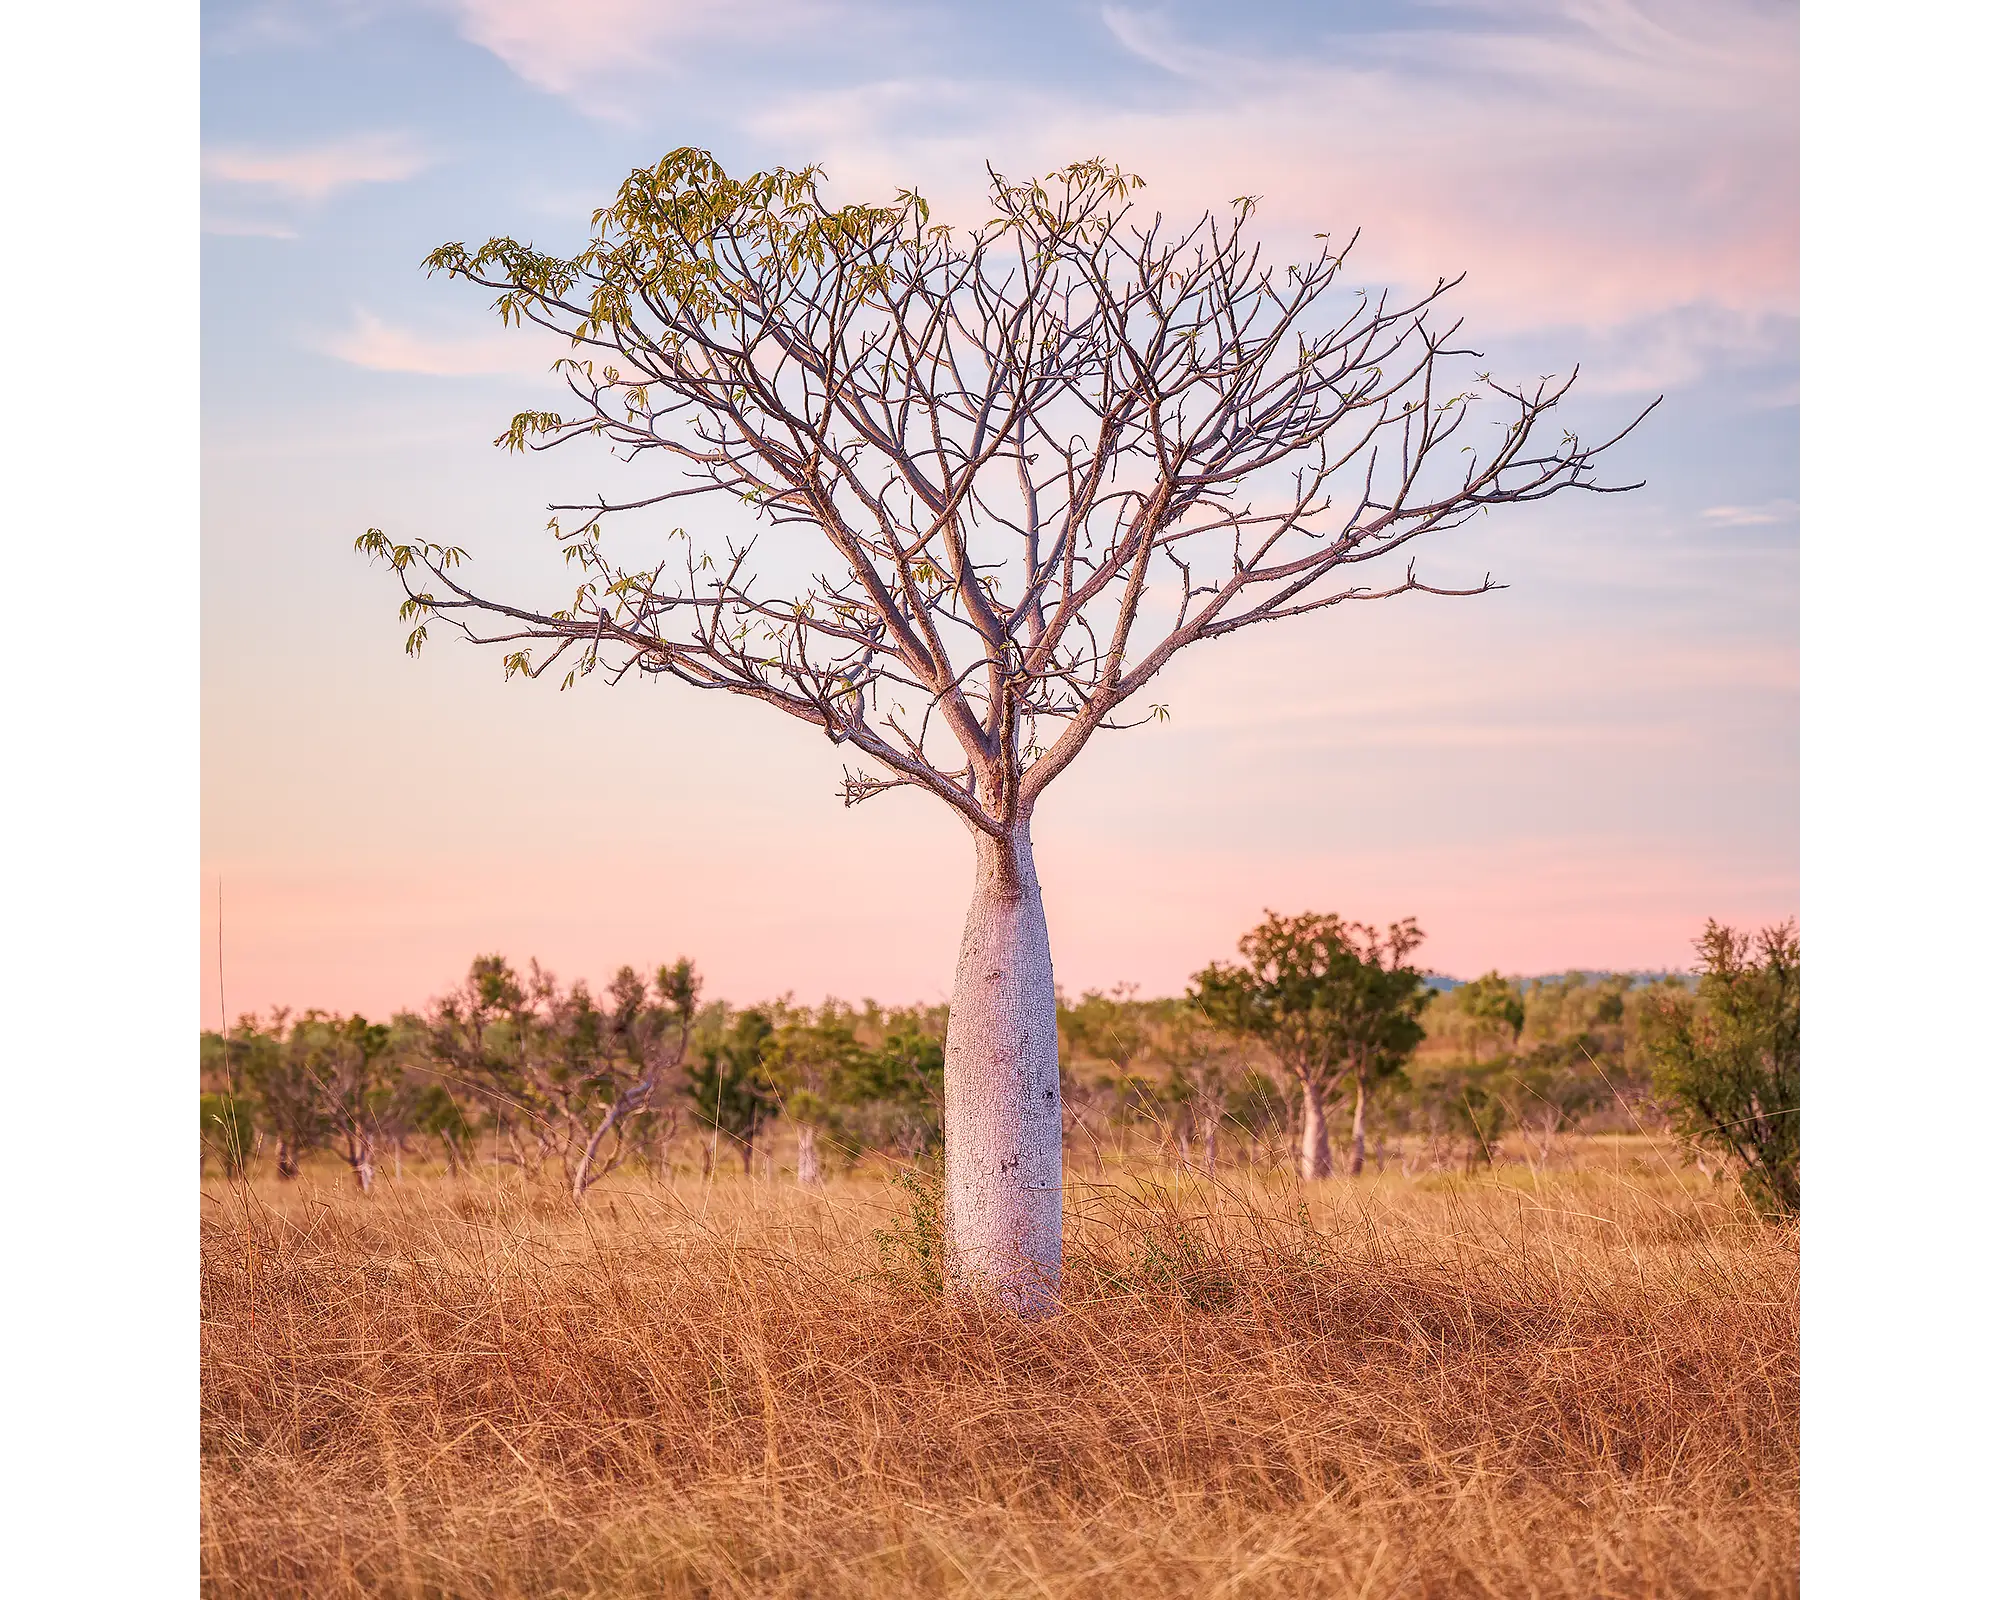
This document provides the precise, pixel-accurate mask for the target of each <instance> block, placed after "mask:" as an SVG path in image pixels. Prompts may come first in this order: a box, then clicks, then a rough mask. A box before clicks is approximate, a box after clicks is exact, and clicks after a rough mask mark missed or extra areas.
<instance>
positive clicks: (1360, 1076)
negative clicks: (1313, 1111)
mask: <svg viewBox="0 0 2000 1600" xmlns="http://www.w3.org/2000/svg"><path fill="white" fill-rule="evenodd" d="M1367 1161H1368V1073H1367V1068H1366V1066H1365V1065H1364V1066H1362V1067H1361V1068H1358V1069H1357V1070H1356V1072H1355V1075H1354V1154H1353V1156H1352V1157H1351V1158H1350V1159H1349V1161H1348V1164H1347V1173H1348V1176H1349V1177H1353V1178H1358V1177H1360V1176H1361V1171H1362V1168H1363V1167H1364V1166H1365V1165H1366V1164H1367Z"/></svg>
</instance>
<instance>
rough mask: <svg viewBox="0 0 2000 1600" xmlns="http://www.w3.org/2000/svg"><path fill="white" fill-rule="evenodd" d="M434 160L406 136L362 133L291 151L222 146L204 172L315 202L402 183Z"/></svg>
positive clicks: (208, 153) (211, 153) (206, 154)
mask: <svg viewBox="0 0 2000 1600" xmlns="http://www.w3.org/2000/svg"><path fill="white" fill-rule="evenodd" d="M434 160H435V158H434V157H433V156H432V155H430V154H429V153H428V152H427V151H425V150H424V149H422V148H421V147H420V146H419V145H418V144H417V143H416V142H415V141H414V140H412V139H410V138H409V137H408V136H407V135H404V134H397V133H363V134H355V135H353V136H352V137H349V138H346V139H334V140H329V141H327V142H325V143H322V144H316V145H306V146H301V147H299V148H296V149H291V150H253V149H248V148H245V147H243V146H239V145H220V146H215V147H213V148H210V149H208V150H204V151H203V152H202V158H201V170H202V174H203V176H204V177H206V178H208V179H210V180H211V181H213V182H220V183H228V184H237V185H241V186H243V187H245V188H250V189H256V190H263V191H266V192H268V193H272V194H276V195H278V196H281V197H282V198H284V199H287V200H303V201H309V202H314V203H317V202H319V201H322V200H325V199H326V198H327V197H328V196H329V195H332V194H335V193H337V192H338V191H339V190H342V189H349V188H353V187H354V186H355V185H357V184H363V183H400V182H401V181H403V180H404V179H406V178H413V177H415V176H416V175H417V174H418V173H420V172H422V171H424V170H425V169H426V168H428V167H430V166H431V165H432V164H433V162H434Z"/></svg>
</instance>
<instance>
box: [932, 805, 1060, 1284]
mask: <svg viewBox="0 0 2000 1600" xmlns="http://www.w3.org/2000/svg"><path fill="white" fill-rule="evenodd" d="M973 840H974V848H975V852H976V869H975V872H974V877H973V890H972V905H971V907H970V909H969V910H967V912H966V915H965V936H964V939H963V941H962V942H961V943H960V946H959V953H958V973H957V977H956V979H955V980H954V982H953V984H952V993H951V1020H950V1024H949V1026H948V1027H947V1029H946V1032H945V1047H944V1056H945V1066H944V1127H945V1134H944V1173H945V1205H946V1214H947V1217H948V1223H947V1226H948V1228H949V1233H950V1256H951V1264H952V1272H953V1275H954V1277H955V1278H956V1279H957V1280H958V1281H959V1282H960V1283H961V1284H963V1285H964V1286H966V1287H968V1288H971V1289H974V1290H975V1291H982V1290H983V1291H989V1292H993V1293H995V1294H997V1295H998V1296H999V1298H1000V1300H1001V1302H1002V1303H1003V1304H1005V1305H1007V1306H1008V1307H1009V1308H1010V1309H1012V1310H1014V1311H1016V1312H1018V1313H1019V1314H1021V1315H1022V1316H1026V1317H1037V1316H1043V1315H1047V1314H1048V1313H1050V1312H1052V1311H1053V1310H1054V1309H1055V1306H1056V1299H1057V1293H1058V1289H1059V1287H1060V1278H1061V1273H1062V1154H1063V1151H1062V1088H1061V1079H1060V1076H1059V1070H1058V1067H1057V1063H1056V986H1055V967H1054V965H1053V963H1052V962H1051V960H1050V956H1049V932H1048V923H1047V921H1046V920H1045V918H1044V916H1043V914H1042V890H1041V885H1040V883H1039V882H1037V880H1036V877H1035V861H1034V852H1033V847H1032V845H1031V844H1030V842H1029V836H1028V823H1027V820H1026V819H1025V818H1023V819H1022V820H1021V822H1020V823H1019V824H1017V825H1016V827H1015V828H1014V830H1013V832H1012V833H1011V834H1010V835H1009V836H1008V837H1007V838H1004V839H998V838H995V837H994V836H993V835H991V834H988V833H985V832H977V833H975V834H974V835H973Z"/></svg>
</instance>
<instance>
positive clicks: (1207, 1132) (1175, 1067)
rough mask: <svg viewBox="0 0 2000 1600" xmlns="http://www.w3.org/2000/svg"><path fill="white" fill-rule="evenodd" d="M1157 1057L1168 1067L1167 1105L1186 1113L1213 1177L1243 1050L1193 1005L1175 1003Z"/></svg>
mask: <svg viewBox="0 0 2000 1600" xmlns="http://www.w3.org/2000/svg"><path fill="white" fill-rule="evenodd" d="M1153 1053H1154V1054H1155V1055H1157V1056H1158V1057H1159V1058H1160V1060H1161V1061H1162V1062H1163V1063H1165V1065H1166V1068H1167V1085H1166V1090H1165V1094H1166V1097H1167V1098H1168V1100H1169V1101H1171V1102H1172V1103H1174V1104H1176V1105H1179V1106H1181V1107H1184V1108H1185V1109H1186V1111H1187V1113H1188V1115H1189V1116H1190V1117H1191V1118H1192V1119H1193V1121H1194V1123H1195V1125H1196V1126H1197V1127H1198V1128H1199V1129H1200V1131H1201V1144H1202V1169H1203V1171H1204V1172H1206V1173H1207V1175H1208V1176H1209V1178H1210V1179H1213V1178H1214V1177H1215V1141H1216V1133H1217V1130H1218V1129H1219V1128H1220V1127H1221V1125H1222V1119H1223V1118H1224V1117H1225V1116H1227V1115H1228V1114H1229V1092H1230V1089H1231V1087H1232V1086H1233V1085H1234V1083H1235V1081H1236V1079H1237V1078H1238V1076H1239V1075H1240V1073H1241V1070H1242V1068H1241V1060H1240V1050H1239V1047H1238V1045H1237V1042H1236V1040H1235V1039H1233V1038H1232V1037H1231V1035H1230V1033H1229V1031H1228V1030H1227V1029H1225V1028H1222V1027H1219V1026H1217V1025H1216V1023H1215V1021H1214V1020H1213V1019H1212V1018H1210V1017H1209V1016H1208V1014H1207V1013H1206V1012H1205V1011H1203V1010H1202V1009H1201V1006H1200V1003H1199V1002H1198V1001H1195V1000H1182V1001H1176V1002H1174V1003H1173V1004H1171V1005H1170V1006H1169V1007H1167V1008H1166V1009H1165V1011H1164V1014H1163V1015H1162V1016H1161V1018H1160V1020H1159V1023H1158V1027H1157V1032H1156V1033H1155V1035H1154V1039H1153Z"/></svg>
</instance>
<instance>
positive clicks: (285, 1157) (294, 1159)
mask: <svg viewBox="0 0 2000 1600" xmlns="http://www.w3.org/2000/svg"><path fill="white" fill-rule="evenodd" d="M298 1175H299V1158H298V1154H297V1152H296V1151H294V1150H293V1149H292V1142H291V1140H289V1139H283V1138H281V1139H279V1141H278V1176H279V1177H281V1178H283V1179H284V1180H285V1181H286V1182H288V1183H289V1182H290V1181H291V1180H292V1179H293V1178H296V1177H297V1176H298Z"/></svg>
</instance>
